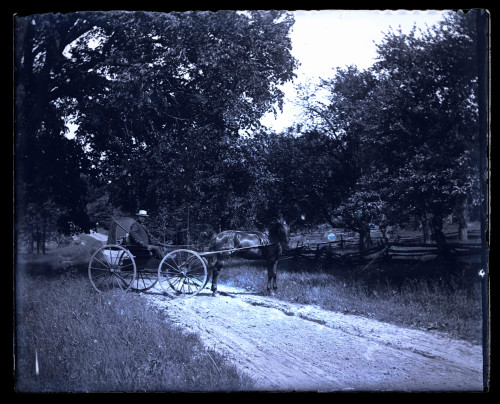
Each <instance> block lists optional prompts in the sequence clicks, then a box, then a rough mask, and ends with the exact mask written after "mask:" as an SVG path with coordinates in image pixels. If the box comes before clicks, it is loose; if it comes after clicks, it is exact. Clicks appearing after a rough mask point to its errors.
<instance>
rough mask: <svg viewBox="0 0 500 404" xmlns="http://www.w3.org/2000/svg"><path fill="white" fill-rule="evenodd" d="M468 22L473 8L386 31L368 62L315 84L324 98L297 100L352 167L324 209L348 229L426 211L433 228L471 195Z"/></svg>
mask: <svg viewBox="0 0 500 404" xmlns="http://www.w3.org/2000/svg"><path fill="white" fill-rule="evenodd" d="M475 29H476V27H475V17H474V13H468V14H463V13H454V14H449V15H448V16H447V17H446V18H445V19H444V20H443V21H442V22H440V23H439V24H437V25H436V26H434V27H432V28H428V29H427V30H426V31H420V32H419V33H417V31H416V28H414V29H413V30H412V31H411V32H410V33H409V34H403V33H402V32H401V31H399V32H395V31H390V32H388V33H386V34H385V37H384V40H383V41H382V43H380V44H378V45H377V49H378V61H377V62H376V63H375V64H374V66H373V67H371V68H369V69H367V70H365V71H359V70H358V69H356V68H355V67H347V68H345V69H338V71H337V74H336V75H335V76H334V77H333V78H332V79H330V80H327V81H324V82H323V83H322V84H321V89H322V90H323V93H324V92H325V91H326V93H327V94H328V100H327V102H325V101H317V100H316V101H315V100H312V99H304V101H305V102H306V106H307V107H308V109H309V111H310V114H311V115H312V116H313V117H314V118H315V122H316V130H318V131H320V132H322V133H325V134H327V135H328V136H330V137H332V138H334V139H336V140H337V143H338V144H337V151H338V153H340V154H341V156H342V157H341V159H340V161H339V162H340V164H341V165H342V166H343V168H344V171H343V172H344V173H349V174H350V175H347V176H344V178H345V179H346V181H345V182H344V183H343V184H342V183H339V185H340V186H341V187H342V188H343V189H344V192H343V194H344V195H347V197H346V198H344V199H341V200H339V203H337V204H336V206H332V207H331V208H330V209H329V211H330V212H331V213H330V214H332V213H333V214H339V215H342V217H343V218H344V222H345V224H346V225H347V226H348V227H350V228H351V229H353V230H355V231H357V232H365V231H366V229H367V225H368V224H369V223H370V222H372V221H373V222H377V223H378V224H379V225H380V226H381V227H386V226H388V225H391V224H392V225H396V224H402V223H404V222H407V223H408V222H410V221H411V220H412V218H413V217H417V218H425V217H426V216H427V214H428V213H430V214H432V215H433V217H434V221H435V224H436V227H435V229H437V230H438V229H439V226H440V224H439V223H440V222H441V221H442V219H443V217H444V216H445V215H449V214H450V213H452V212H453V211H454V209H456V207H457V206H463V204H464V203H469V204H471V205H472V204H477V203H478V193H477V190H478V183H479V169H478V162H479V135H478V133H479V130H478V122H477V119H478V116H477V114H478V111H477V64H478V61H477V58H476V56H475V55H476V52H475V49H476V31H475ZM324 195H325V196H327V195H328V194H324ZM462 211H463V210H462ZM355 212H360V214H359V215H358V216H359V217H358V219H355V218H354V215H355ZM441 226H442V225H441ZM368 234H369V233H368Z"/></svg>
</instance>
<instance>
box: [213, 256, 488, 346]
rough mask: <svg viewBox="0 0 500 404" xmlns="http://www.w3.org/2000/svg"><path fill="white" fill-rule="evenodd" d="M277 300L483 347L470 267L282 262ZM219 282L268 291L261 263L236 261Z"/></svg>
mask: <svg viewBox="0 0 500 404" xmlns="http://www.w3.org/2000/svg"><path fill="white" fill-rule="evenodd" d="M277 279H278V290H277V292H276V294H275V297H276V298H278V299H282V300H285V301H289V302H294V303H300V304H314V305H317V306H319V307H321V308H323V309H327V310H332V311H338V312H343V313H350V314H357V315H361V316H366V317H370V318H374V319H377V320H380V321H385V322H390V323H394V324H398V325H403V326H411V327H418V328H422V329H427V330H439V331H443V332H446V333H448V334H449V335H450V336H453V337H455V338H459V339H464V340H468V341H470V342H472V343H477V344H479V343H480V342H481V336H482V312H481V285H480V279H479V277H478V276H477V271H475V269H474V267H472V266H465V267H463V268H462V269H461V270H457V269H456V268H452V269H451V270H450V268H447V267H446V266H445V265H443V264H442V263H434V264H415V265H413V266H406V265H379V266H378V267H373V268H371V270H370V271H366V272H364V273H363V272H360V271H359V269H356V268H345V267H344V268H339V267H335V266H334V265H333V264H331V265H328V264H324V263H323V264H322V263H313V262H307V261H300V260H287V261H280V263H279V265H278V275H277ZM219 283H221V284H222V283H226V284H228V285H232V286H236V287H241V288H245V289H247V290H253V291H255V292H258V293H259V292H261V293H266V291H265V288H266V285H267V269H266V268H265V267H264V266H263V264H262V263H260V264H259V263H257V262H255V263H252V262H251V261H243V260H233V261H229V262H228V264H227V265H226V266H225V267H224V268H223V270H222V271H221V273H220V275H219Z"/></svg>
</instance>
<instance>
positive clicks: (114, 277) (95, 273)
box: [88, 245, 136, 292]
mask: <svg viewBox="0 0 500 404" xmlns="http://www.w3.org/2000/svg"><path fill="white" fill-rule="evenodd" d="M122 264H124V265H122ZM88 273H89V279H90V282H91V284H92V286H93V287H94V289H96V290H97V291H98V292H102V291H105V290H112V289H114V288H118V289H120V290H123V291H126V290H128V289H130V288H131V287H132V285H133V282H134V280H135V276H136V267H135V262H134V259H133V256H132V254H131V253H130V252H129V251H128V250H126V249H125V248H123V247H121V246H117V245H110V246H104V247H102V248H101V249H99V250H97V251H96V252H95V253H94V255H93V256H92V258H91V260H90V263H89V267H88Z"/></svg>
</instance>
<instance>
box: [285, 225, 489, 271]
mask: <svg viewBox="0 0 500 404" xmlns="http://www.w3.org/2000/svg"><path fill="white" fill-rule="evenodd" d="M468 234H469V239H471V240H474V239H478V238H479V231H469V233H468ZM457 235H458V234H457V233H448V234H446V235H445V236H446V238H447V239H449V240H453V239H455V238H456V236H457ZM372 240H375V245H374V246H372V247H370V248H367V249H365V250H363V251H360V250H359V247H358V239H357V238H355V237H350V238H347V239H341V240H337V241H332V242H327V243H315V244H302V245H299V244H298V243H297V245H296V246H295V247H293V246H292V248H290V249H288V250H286V251H284V252H283V254H282V256H281V258H280V259H281V260H286V259H293V258H298V259H305V260H313V261H318V260H326V261H328V262H333V263H337V264H340V265H363V264H366V263H372V262H374V261H377V260H387V261H389V260H391V261H405V262H409V261H425V260H433V259H436V258H438V257H440V256H443V255H446V256H447V257H453V258H455V259H458V260H477V259H479V258H480V255H481V252H482V249H481V244H479V243H477V242H471V241H469V242H448V243H447V245H446V246H447V249H446V251H442V250H441V249H440V248H439V247H438V245H437V244H424V243H423V242H422V239H421V238H420V237H406V238H404V237H400V238H397V239H396V240H395V241H392V242H389V243H386V242H385V241H384V240H383V239H381V238H379V239H377V238H372Z"/></svg>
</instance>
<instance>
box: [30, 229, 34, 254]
mask: <svg viewBox="0 0 500 404" xmlns="http://www.w3.org/2000/svg"><path fill="white" fill-rule="evenodd" d="M29 243H30V247H29V251H30V254H33V252H34V251H35V247H34V246H35V229H34V227H33V225H30V238H29Z"/></svg>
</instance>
